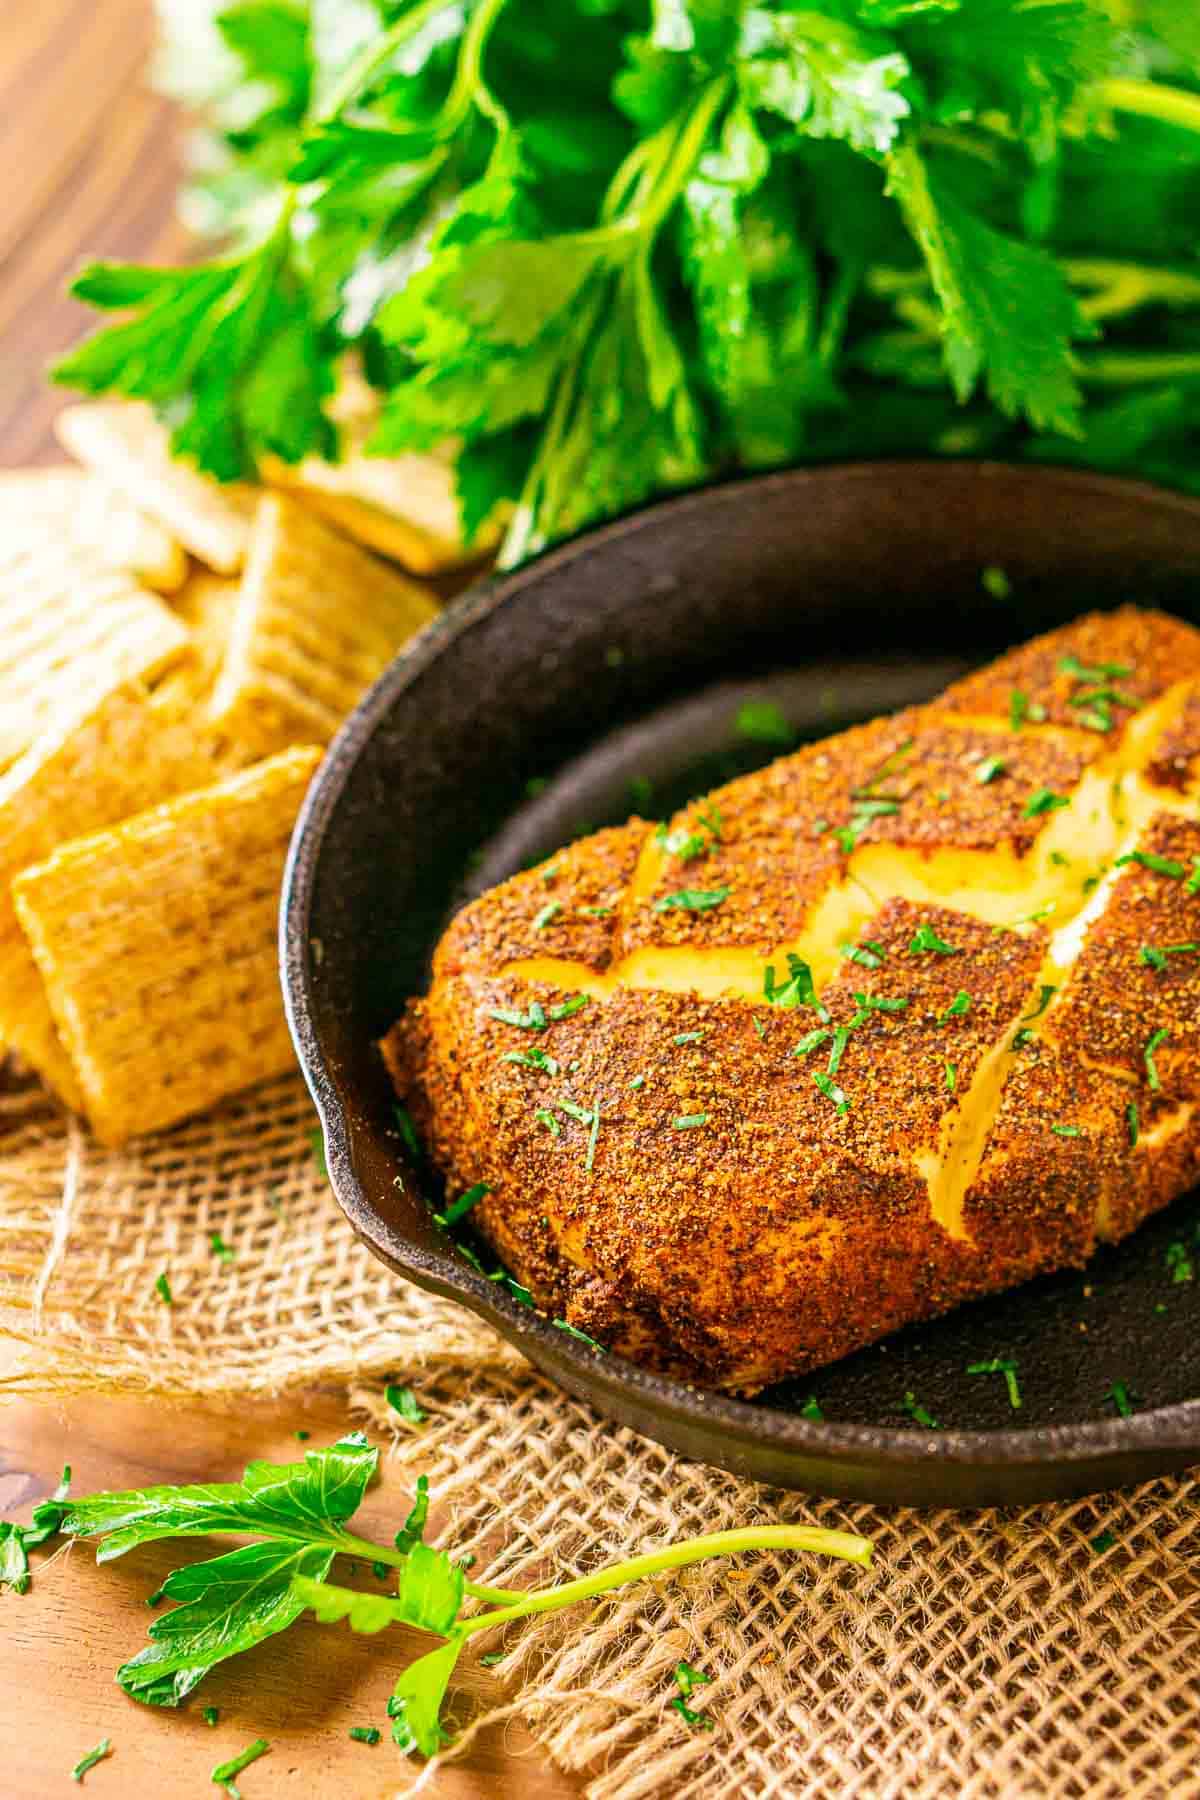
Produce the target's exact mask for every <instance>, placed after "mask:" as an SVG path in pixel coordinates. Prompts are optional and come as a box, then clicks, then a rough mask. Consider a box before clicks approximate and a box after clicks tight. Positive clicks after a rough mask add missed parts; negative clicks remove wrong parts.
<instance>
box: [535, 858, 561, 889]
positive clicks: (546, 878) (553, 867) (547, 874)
mask: <svg viewBox="0 0 1200 1800" xmlns="http://www.w3.org/2000/svg"><path fill="white" fill-rule="evenodd" d="M557 878H558V864H557V863H547V864H546V866H545V868H544V869H543V870H542V872H541V874H540V876H539V877H538V879H539V881H542V882H544V883H545V885H546V886H547V887H549V886H550V883H551V882H552V881H555V880H557Z"/></svg>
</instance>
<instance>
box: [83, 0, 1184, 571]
mask: <svg viewBox="0 0 1200 1800" xmlns="http://www.w3.org/2000/svg"><path fill="white" fill-rule="evenodd" d="M164 16H165V19H166V38H165V43H164V45H163V48H162V55H161V58H160V70H161V78H162V79H163V80H164V81H165V83H166V85H167V86H168V87H169V88H170V89H171V90H172V91H174V92H176V93H177V94H179V95H180V96H181V97H183V98H184V99H185V100H186V101H187V103H188V105H189V106H190V107H191V108H192V109H193V111H194V112H195V113H197V114H198V116H199V118H200V120H201V137H202V144H201V148H200V152H199V154H197V156H196V157H195V158H194V159H193V161H194V166H195V168H196V170H197V173H196V174H195V175H194V176H193V178H192V180H191V182H190V184H189V188H188V190H187V193H186V195H185V204H186V208H187V212H188V216H189V218H190V219H191V221H192V222H193V223H196V224H198V225H199V226H200V227H201V229H202V230H203V231H204V232H206V233H207V234H209V235H210V236H211V237H212V238H214V239H215V240H217V241H218V242H219V244H220V249H219V251H218V253H217V254H216V255H214V256H213V257H212V258H211V259H210V260H209V261H207V262H198V263H196V264H194V265H192V266H189V267H187V268H183V269H144V268H136V267H129V266H125V265H115V264H105V263H100V264H94V265H92V266H91V267H90V268H88V269H85V270H84V271H83V272H82V273H81V275H80V276H79V278H78V280H77V282H76V288H75V291H76V292H77V293H78V294H79V295H80V297H81V298H83V299H85V300H88V301H90V302H91V303H92V304H93V305H95V306H97V307H99V308H101V309H105V310H110V311H116V312H118V313H120V314H121V315H122V317H121V318H120V319H119V320H118V321H117V322H116V323H115V324H113V325H110V326H109V327H107V328H106V329H103V330H101V331H99V332H98V333H97V334H96V335H95V336H93V337H92V338H91V339H89V340H88V341H87V342H85V343H84V344H82V345H81V346H80V347H79V348H78V349H77V350H75V351H74V352H72V353H71V354H70V355H68V356H67V357H66V358H65V359H64V360H63V361H62V362H61V363H60V365H59V367H58V371H57V373H58V377H59V379H61V380H62V381H64V382H67V383H71V384H73V385H75V386H77V387H80V388H83V389H85V390H87V391H89V392H92V393H107V392H113V393H119V394H127V395H131V396H133V397H136V398H140V399H144V400H147V401H149V402H150V403H151V404H152V405H153V406H154V407H156V408H157V409H158V410H159V412H160V413H161V414H162V416H163V417H164V419H166V420H167V421H168V422H169V424H170V427H171V430H172V434H173V440H174V443H175V447H176V449H177V450H178V452H179V453H180V454H182V455H184V456H188V457H190V458H192V459H193V460H194V461H195V462H196V463H198V464H199V466H200V467H201V468H204V469H206V470H208V471H210V472H211V473H213V474H215V475H217V476H219V477H220V478H222V479H232V478H235V477H238V476H243V475H247V474H252V473H253V472H254V471H255V470H256V468H257V467H258V465H259V464H260V462H261V460H262V458H263V457H265V456H267V455H273V456H276V457H280V458H282V459H283V460H285V461H288V462H295V461H298V460H299V459H300V458H301V457H303V456H304V455H306V454H308V453H310V452H314V451H315V452H318V453H320V454H322V455H332V454H336V445H337V438H336V432H335V428H334V425H333V423H332V421H331V418H330V401H331V399H332V398H333V395H334V391H335V387H336V384H337V381H338V378H339V370H340V368H341V365H342V362H343V359H344V357H345V356H346V354H347V353H348V352H350V353H353V355H354V357H355V359H356V360H357V362H358V364H359V366H360V367H361V369H362V371H363V372H364V374H365V375H366V378H367V379H368V381H369V382H371V383H372V384H373V386H374V387H375V388H376V389H377V390H378V394H379V398H380V403H381V414H380V418H379V423H378V426H377V430H376V433H375V438H374V443H373V448H374V449H376V450H377V451H379V452H382V453H385V454H396V453H400V452H407V451H425V450H428V449H431V448H433V447H434V446H439V445H446V444H453V445H454V446H455V447H456V448H455V457H456V469H457V482H458V489H459V493H460V496H461V499H462V505H463V514H464V522H465V525H466V528H467V529H468V530H469V531H473V530H474V529H475V528H477V527H478V526H479V525H480V523H481V522H482V521H483V520H484V519H486V518H488V517H489V516H491V515H492V514H493V512H494V510H495V508H496V506H497V504H498V503H501V502H504V503H507V504H508V506H509V507H510V508H511V509H512V510H511V517H512V523H511V526H510V530H509V535H508V539H507V542H506V546H505V550H504V559H505V560H506V561H507V562H509V563H511V562H514V561H517V560H519V559H520V558H522V557H524V556H526V555H528V554H531V553H532V552H534V551H536V550H538V549H539V548H541V547H542V546H543V545H544V544H546V543H548V542H549V541H551V540H552V539H554V538H557V537H560V536H562V535H563V534H564V533H567V532H569V531H572V530H575V529H577V528H578V527H580V526H582V525H584V524H587V523H588V522H590V521H591V520H593V519H595V518H598V517H601V516H604V515H610V514H612V513H615V512H617V511H620V510H621V509H623V508H625V507H627V506H629V505H632V504H635V503H637V502H639V501H641V500H643V499H645V498H647V497H648V496H649V495H651V494H653V493H655V492H659V491H662V490H665V489H669V488H672V487H677V486H680V485H684V484H687V483H690V482H694V481H696V480H698V479H700V478H702V477H704V476H706V475H708V474H711V473H713V472H719V471H723V470H727V469H729V468H733V467H738V466H740V467H744V468H754V467H762V466H767V465H771V464H779V463H787V462H796V461H813V460H823V459H830V458H842V457H847V456H860V455H868V456H870V455H881V454H892V453H912V452H919V453H924V454H932V455H956V454H976V455H990V456H1017V457H1029V458H1033V459H1035V460H1051V461H1057V462H1062V461H1073V462H1080V463H1083V464H1086V465H1089V466H1092V467H1096V468H1101V469H1107V470H1113V471H1121V470H1128V471H1133V472H1136V473H1137V474H1139V475H1142V476H1149V477H1151V478H1155V479H1158V480H1160V481H1165V482H1167V483H1170V484H1174V485H1176V486H1178V487H1182V488H1185V489H1190V490H1192V491H1200V457H1198V456H1197V453H1196V448H1195V446H1196V438H1197V427H1198V426H1200V268H1197V266H1196V263H1195V257H1194V247H1193V242H1192V237H1193V234H1192V231H1191V224H1190V222H1191V221H1192V220H1193V219H1194V218H1195V216H1196V212H1197V207H1198V206H1200V91H1198V89H1200V27H1198V26H1197V24H1196V21H1195V9H1194V7H1191V6H1185V5H1180V4H1174V3H1173V0H811V3H810V4H807V5H797V4H790V3H785V0H561V3H560V4H558V5H556V6H555V7H553V8H551V9H547V8H545V7H544V6H540V5H537V4H535V0H408V3H407V4H398V3H397V0H319V3H318V0H232V3H230V0H199V3H198V4H197V5H194V6H189V7H188V8H186V9H184V8H182V7H178V6H174V7H167V8H165V9H164Z"/></svg>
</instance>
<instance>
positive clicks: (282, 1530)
mask: <svg viewBox="0 0 1200 1800" xmlns="http://www.w3.org/2000/svg"><path fill="white" fill-rule="evenodd" d="M378 1461H379V1453H378V1451H377V1450H375V1449H373V1448H372V1447H371V1445H370V1444H368V1443H367V1440H366V1439H365V1438H364V1437H363V1436H362V1434H361V1433H359V1432H353V1433H351V1434H350V1435H348V1436H347V1437H343V1438H339V1440H338V1441H337V1443H335V1444H331V1445H329V1447H328V1448H327V1449H323V1450H309V1451H307V1452H306V1454H305V1457H304V1460H303V1462H297V1463H270V1462H252V1463H250V1464H249V1465H248V1466H247V1468H246V1471H245V1474H244V1475H243V1477H242V1479H241V1481H240V1482H222V1483H208V1484H205V1485H204V1486H199V1487H150V1488H140V1489H137V1490H135V1491H133V1492H130V1493H111V1494H89V1495H86V1496H83V1497H82V1498H80V1499H75V1500H69V1499H67V1498H66V1487H65V1479H66V1478H64V1486H63V1487H62V1488H60V1489H59V1492H58V1493H57V1494H56V1495H55V1497H54V1499H53V1500H48V1501H44V1502H43V1503H42V1505H41V1506H39V1507H38V1508H37V1509H36V1510H35V1512H34V1517H33V1523H32V1525H30V1526H19V1525H10V1526H9V1529H8V1540H11V1543H12V1545H14V1546H15V1548H13V1549H12V1550H11V1553H10V1555H9V1557H8V1559H7V1565H8V1566H7V1568H6V1561H5V1559H3V1558H2V1557H0V1586H3V1585H4V1584H5V1583H6V1582H7V1583H9V1584H10V1585H11V1586H13V1587H14V1588H16V1589H17V1591H18V1592H20V1591H23V1589H24V1588H25V1587H26V1586H27V1585H28V1580H29V1572H28V1562H27V1559H26V1557H25V1553H24V1552H25V1548H26V1547H33V1546H35V1545H39V1544H42V1543H44V1542H45V1541H46V1540H47V1539H48V1538H50V1537H52V1536H54V1534H55V1533H62V1534H63V1535H64V1536H67V1537H77V1538H96V1539H98V1540H99V1543H98V1548H97V1552H96V1555H97V1560H98V1561H100V1562H109V1561H111V1560H112V1558H113V1557H117V1556H124V1555H125V1554H126V1553H127V1552H128V1551H130V1550H136V1549H137V1548H138V1547H139V1546H140V1545H142V1544H149V1543H153V1542H155V1541H156V1540H157V1539H160V1538H183V1537H221V1536H234V1537H239V1538H246V1537H249V1538H253V1539H255V1540H256V1541H255V1542H253V1543H249V1544H243V1545H241V1546H239V1547H238V1548H237V1549H233V1550H228V1551H226V1552H225V1553H224V1555H222V1556H217V1557H213V1558H211V1559H210V1560H209V1561H207V1562H194V1563H189V1564H187V1565H186V1566H185V1567H183V1568H180V1569H176V1570H175V1571H174V1572H173V1573H172V1574H170V1575H168V1577H167V1579H166V1581H165V1582H164V1583H163V1585H162V1587H161V1589H160V1590H159V1592H158V1593H157V1594H156V1595H155V1596H154V1599H155V1601H158V1600H173V1601H175V1602H176V1604H175V1605H174V1606H173V1607H172V1608H171V1610H170V1611H169V1612H164V1613H161V1614H159V1615H158V1616H157V1617H156V1618H155V1620H154V1623H153V1624H152V1625H151V1626H150V1633H149V1635H150V1640H151V1641H150V1643H149V1644H147V1645H146V1647H145V1649H143V1650H140V1651H139V1652H138V1654H137V1655H136V1656H134V1657H133V1658H131V1660H130V1661H129V1662H127V1663H125V1664H124V1665H123V1666H122V1667H121V1668H120V1669H118V1671H117V1680H118V1682H119V1683H120V1685H121V1687H122V1688H123V1689H124V1691H125V1692H126V1693H127V1694H128V1695H130V1697H131V1698H132V1699H134V1700H142V1701H145V1702H146V1703H147V1704H148V1705H150V1706H178V1705H179V1704H180V1702H181V1701H183V1700H184V1699H185V1698H186V1697H187V1695H188V1694H190V1693H191V1691H192V1689H193V1688H194V1687H195V1686H196V1685H197V1683H198V1682H200V1681H201V1680H203V1678H204V1676H205V1675H207V1674H208V1673H209V1671H210V1670H211V1669H213V1668H215V1667H216V1665H217V1664H218V1663H220V1662H224V1661H225V1660H226V1659H227V1658H228V1657H230V1656H237V1655H239V1654H240V1652H242V1651H243V1650H250V1649H253V1647H254V1646H255V1645H256V1644H260V1643H262V1642H263V1640H264V1639H265V1638H268V1637H272V1636H274V1634H275V1633H276V1632H279V1631H283V1630H285V1629H286V1627H287V1626H289V1625H291V1624H292V1623H293V1622H294V1621H295V1620H296V1619H297V1618H299V1616H300V1614H301V1613H302V1612H304V1610H305V1609H306V1608H309V1607H311V1608H312V1610H313V1611H314V1612H315V1613H316V1615H317V1617H318V1619H321V1620H324V1621H327V1622H328V1621H335V1620H339V1619H347V1620H348V1621H349V1623H350V1626H351V1629H352V1630H354V1631H363V1632H379V1631H383V1630H385V1629H386V1628H387V1627H388V1626H389V1625H409V1626H414V1627H416V1629H417V1630H419V1631H423V1632H428V1633H429V1634H430V1636H431V1637H433V1638H436V1639H437V1640H438V1642H437V1644H436V1647H435V1648H433V1649H431V1650H429V1651H428V1652H427V1653H426V1654H425V1655H423V1656H420V1657H418V1658H417V1659H416V1660H415V1661H414V1662H410V1663H409V1665H408V1667H407V1668H405V1669H404V1670H403V1671H402V1672H401V1674H400V1676H399V1678H398V1680H397V1682H396V1685H395V1688H394V1690H393V1692H392V1696H391V1699H390V1700H389V1701H388V1716H389V1718H390V1719H391V1722H392V1736H393V1738H394V1739H395V1741H396V1743H397V1744H398V1745H399V1746H400V1748H401V1749H402V1750H407V1751H412V1752H417V1753H419V1754H421V1755H423V1756H432V1755H433V1754H434V1753H435V1751H437V1750H439V1749H440V1748H441V1747H442V1746H443V1745H444V1744H446V1743H448V1742H449V1741H450V1740H449V1738H448V1736H447V1734H446V1731H445V1729H444V1726H443V1723H442V1704H443V1701H444V1699H445V1695H446V1690H447V1687H448V1686H449V1683H450V1679H451V1677H452V1675H453V1673H454V1668H455V1664H456V1663H457V1662H458V1659H459V1657H460V1656H461V1655H462V1654H463V1651H464V1650H465V1649H466V1647H467V1645H468V1643H469V1642H470V1640H471V1639H472V1638H475V1637H478V1636H479V1634H480V1633H482V1632H487V1631H492V1630H494V1629H495V1628H496V1627H497V1626H503V1625H508V1624H511V1623H512V1622H514V1621H516V1620H519V1619H524V1618H528V1617H529V1616H530V1615H531V1614H533V1613H540V1612H552V1611H555V1610H557V1609H558V1608H559V1607H564V1606H572V1605H574V1604H575V1603H576V1602H577V1601H580V1600H590V1599H594V1598H596V1597H597V1596H599V1595H601V1594H606V1593H609V1592H611V1591H612V1590H613V1589H614V1588H619V1587H624V1586H626V1585H627V1584H628V1583H629V1582H633V1581H641V1580H644V1579H645V1578H646V1577H648V1576H651V1575H659V1574H662V1573H664V1572H666V1571H668V1570H671V1569H682V1568H686V1567H687V1566H688V1565H689V1564H691V1563H696V1562H701V1561H703V1560H704V1559H705V1558H707V1557H711V1556H730V1555H736V1554H738V1553H740V1552H743V1551H747V1550H806V1551H810V1552H813V1553H815V1554H816V1555H819V1556H836V1557H843V1558H845V1559H846V1560H847V1561H849V1562H854V1563H861V1564H869V1563H870V1560H871V1544H870V1542H869V1540H868V1539H866V1538H861V1537H855V1536H853V1535H851V1534H850V1533H848V1532H844V1531H827V1530H824V1529H822V1528H820V1527H818V1526H811V1525H764V1526H750V1527H747V1528H746V1529H745V1530H737V1531H720V1532H716V1533H714V1534H712V1535H711V1536H708V1537H699V1538H692V1539H689V1540H688V1541H687V1542H684V1543H680V1544H669V1545H667V1546H666V1547H665V1548H664V1549H662V1550H658V1551H652V1552H651V1553H649V1554H648V1555H645V1556H636V1557H632V1558H630V1559H629V1560H628V1561H626V1562H621V1563H615V1564H609V1565H608V1566H606V1567H603V1568H600V1569H598V1570H597V1571H596V1572H595V1573H594V1574H592V1575H587V1576H584V1577H583V1578H582V1579H580V1580H578V1581H569V1582H564V1583H563V1584H561V1585H560V1586H558V1587H548V1588H541V1589H532V1590H524V1589H515V1588H496V1587H487V1586H483V1585H481V1584H479V1583H478V1582H473V1581H470V1580H468V1579H467V1574H466V1564H465V1563H463V1562H456V1561H455V1559H454V1558H453V1557H452V1556H451V1555H450V1554H449V1553H448V1552H447V1551H445V1550H435V1549H432V1548H431V1547H430V1546H429V1545H428V1544H426V1543H425V1541H424V1532H425V1525H426V1519H427V1516H428V1511H429V1494H428V1488H427V1484H426V1482H425V1478H424V1477H423V1476H422V1477H421V1479H420V1480H419V1481H418V1484H417V1496H416V1501H415V1503H414V1505H413V1507H412V1510H411V1512H410V1513H409V1515H408V1518H407V1519H406V1520H405V1522H404V1524H403V1525H402V1527H401V1528H400V1530H399V1531H398V1532H397V1533H396V1537H395V1539H394V1541H393V1543H392V1544H390V1545H386V1544H377V1543H374V1542H372V1541H370V1540H369V1539H366V1538H362V1537H359V1536H357V1535H356V1534H355V1533H354V1532H353V1531H351V1529H350V1521H351V1519H352V1516H353V1514H354V1513H355V1512H356V1511H357V1509H358V1507H359V1505H360V1504H361V1502H362V1499H363V1496H364V1494H365V1493H366V1490H367V1486H368V1483H369V1482H370V1481H371V1479H372V1477H373V1476H374V1474H375V1473H376V1469H377V1466H378ZM337 1556H342V1557H344V1558H349V1559H350V1562H349V1567H350V1570H351V1572H353V1571H355V1570H357V1571H359V1572H360V1573H361V1572H362V1570H363V1569H364V1567H365V1568H366V1569H367V1570H369V1571H370V1578H371V1580H372V1581H373V1583H374V1585H373V1587H371V1588H367V1589H364V1588H356V1587H345V1586H339V1585H335V1584H334V1583H332V1582H331V1581H330V1580H329V1579H328V1577H329V1574H330V1571H331V1570H332V1568H333V1564H334V1558H335V1557H337ZM258 1748H259V1747H258V1746H255V1747H254V1750H255V1753H256V1754H257V1752H258ZM232 1766H233V1765H231V1767H232ZM237 1766H239V1767H240V1766H241V1764H240V1763H239V1764H238V1765H237Z"/></svg>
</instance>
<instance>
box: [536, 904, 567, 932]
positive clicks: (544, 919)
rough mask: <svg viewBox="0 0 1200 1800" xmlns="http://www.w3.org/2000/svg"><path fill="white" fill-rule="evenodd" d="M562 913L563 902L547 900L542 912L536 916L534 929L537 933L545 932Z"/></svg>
mask: <svg viewBox="0 0 1200 1800" xmlns="http://www.w3.org/2000/svg"><path fill="white" fill-rule="evenodd" d="M561 911H562V901H561V900H547V902H546V904H545V906H543V907H542V908H541V910H540V912H538V913H536V914H535V915H534V920H533V929H534V930H535V931H545V929H546V927H547V925H549V924H550V922H551V920H552V919H556V918H557V917H558V915H559V913H560V912H561Z"/></svg>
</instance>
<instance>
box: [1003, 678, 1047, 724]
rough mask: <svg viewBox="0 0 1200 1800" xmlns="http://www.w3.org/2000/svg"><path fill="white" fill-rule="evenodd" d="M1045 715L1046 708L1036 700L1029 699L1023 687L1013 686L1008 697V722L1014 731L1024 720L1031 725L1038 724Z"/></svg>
mask: <svg viewBox="0 0 1200 1800" xmlns="http://www.w3.org/2000/svg"><path fill="white" fill-rule="evenodd" d="M1045 717H1046V709H1045V707H1044V706H1042V705H1041V703H1040V702H1039V701H1037V700H1031V699H1030V698H1029V695H1028V694H1027V693H1026V692H1025V691H1024V689H1023V688H1014V689H1013V690H1012V692H1011V694H1010V695H1009V697H1008V722H1009V724H1010V725H1011V726H1012V728H1013V730H1014V731H1020V729H1021V727H1022V725H1024V724H1025V722H1026V720H1028V721H1029V723H1030V724H1031V725H1040V724H1041V723H1042V721H1043V720H1044V719H1045Z"/></svg>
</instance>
